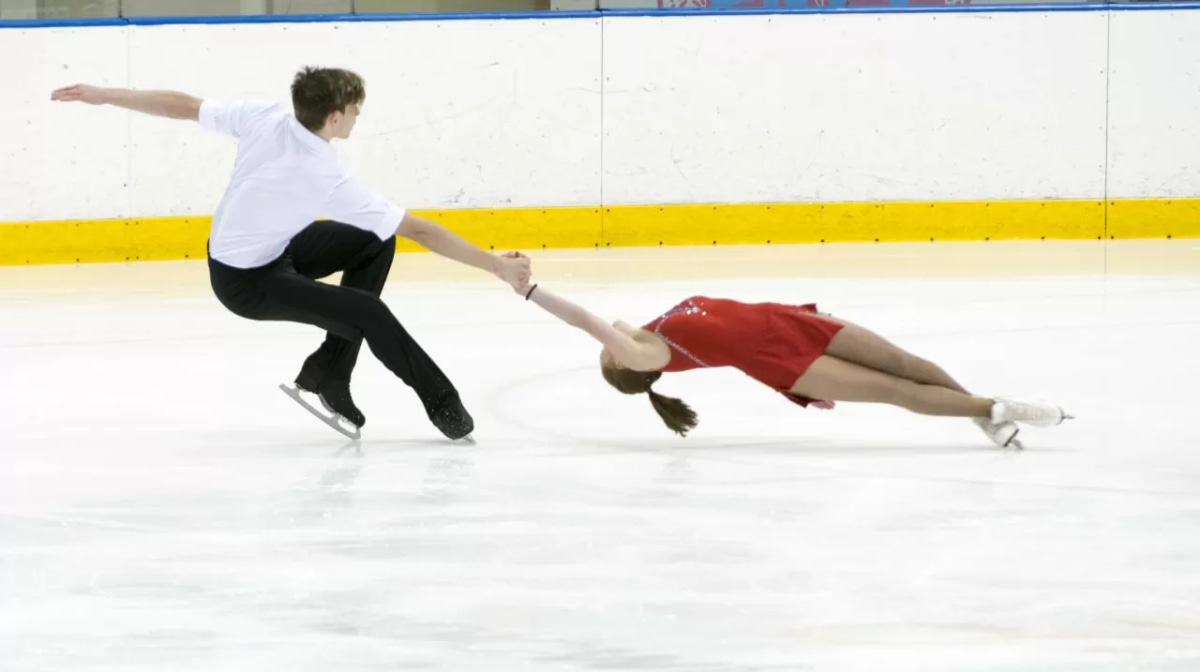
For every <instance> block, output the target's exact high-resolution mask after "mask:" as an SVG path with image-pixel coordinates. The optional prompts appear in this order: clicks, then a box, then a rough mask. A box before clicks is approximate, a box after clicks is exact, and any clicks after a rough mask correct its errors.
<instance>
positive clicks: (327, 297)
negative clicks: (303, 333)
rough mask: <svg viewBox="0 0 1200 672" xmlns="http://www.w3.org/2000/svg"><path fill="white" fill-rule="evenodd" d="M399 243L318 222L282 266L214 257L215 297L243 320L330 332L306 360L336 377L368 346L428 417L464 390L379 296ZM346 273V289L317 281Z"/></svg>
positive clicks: (283, 258) (351, 367)
mask: <svg viewBox="0 0 1200 672" xmlns="http://www.w3.org/2000/svg"><path fill="white" fill-rule="evenodd" d="M395 253H396V240H395V239H394V238H391V239H388V240H387V241H381V240H379V238H378V236H376V235H375V234H373V233H370V232H368V231H363V230H362V229H358V228H355V227H353V226H350V225H348V224H342V223H339V222H327V221H321V222H314V223H313V224H311V225H309V226H308V227H307V228H306V229H304V231H302V232H300V233H299V234H298V235H297V236H296V237H295V238H293V239H292V242H291V244H289V245H288V247H287V250H286V251H285V252H284V254H283V255H282V256H280V257H279V258H278V259H276V260H275V261H273V262H271V263H269V264H267V265H266V266H261V267H258V268H252V269H240V268H234V267H232V266H228V265H226V264H223V263H221V262H219V261H217V260H216V259H213V258H212V257H211V256H210V257H209V258H208V269H209V279H210V282H211V283H212V289H213V293H214V294H215V295H216V297H217V300H218V301H220V302H221V304H222V305H223V306H225V307H226V308H228V309H229V310H230V311H231V312H233V313H234V314H235V315H239V316H241V317H244V318H247V319H251V320H270V321H285V322H300V323H303V324H310V325H313V326H315V327H319V328H321V329H324V330H325V331H326V332H327V333H326V336H325V342H324V343H322V344H321V347H320V348H318V349H317V351H316V352H314V353H313V354H312V355H311V356H310V357H309V358H308V361H307V362H305V367H306V368H307V367H309V366H317V367H318V368H319V369H320V370H322V371H323V372H324V373H325V375H326V376H327V377H329V378H332V379H341V380H345V381H349V380H350V376H351V374H352V373H353V371H354V366H355V364H356V362H357V361H358V354H359V350H360V349H361V348H362V343H363V341H364V340H365V341H366V342H367V347H369V348H370V349H371V352H372V353H373V354H374V355H375V357H376V358H378V359H379V361H380V362H382V363H383V365H384V366H386V367H387V368H388V369H390V370H391V371H392V373H394V374H396V375H397V376H398V377H399V378H400V380H402V381H404V382H405V383H406V384H407V385H408V386H409V387H411V388H413V390H414V391H415V392H416V393H417V396H418V397H419V398H420V399H421V401H422V403H423V404H424V405H425V408H426V411H430V410H431V409H436V408H438V407H440V406H442V405H443V404H444V402H445V400H446V399H447V398H448V397H449V396H454V397H457V395H458V391H457V390H456V389H455V388H454V385H453V384H452V383H451V382H450V379H449V378H447V377H446V375H445V374H444V373H443V372H442V370H441V369H440V368H438V366H437V364H436V363H435V362H434V361H433V359H432V358H431V357H430V356H429V355H428V354H427V353H426V352H425V351H424V350H423V349H422V348H421V346H420V345H419V344H418V343H417V342H416V340H414V339H413V337H412V336H410V335H409V333H408V331H406V330H405V329H404V327H403V326H402V325H401V324H400V321H399V320H397V319H396V316H395V315H393V314H392V311H391V310H390V309H389V308H388V307H387V305H386V304H384V302H383V300H382V299H380V298H379V295H380V293H381V292H382V291H383V285H384V283H385V282H386V281H387V276H388V272H389V271H390V270H391V267H392V259H393V258H394V256H395ZM337 271H342V282H341V285H340V286H335V285H331V284H329V283H324V282H317V279H318V278H323V277H326V276H329V275H332V274H333V273H335V272H337Z"/></svg>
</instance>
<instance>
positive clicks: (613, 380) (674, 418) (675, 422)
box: [600, 364, 697, 436]
mask: <svg viewBox="0 0 1200 672" xmlns="http://www.w3.org/2000/svg"><path fill="white" fill-rule="evenodd" d="M600 373H601V374H602V375H603V376H604V380H606V381H608V384H609V385H612V386H613V387H615V388H616V389H617V391H618V392H622V393H624V394H643V393H644V394H648V395H650V404H651V405H652V406H654V410H655V411H657V412H658V417H660V418H662V421H663V423H664V424H666V426H667V427H668V428H669V429H670V430H671V431H672V432H675V433H676V434H678V435H680V436H687V433H688V432H689V431H691V430H692V429H694V428H695V427H696V423H697V419H696V412H695V411H693V410H692V409H691V407H690V406H688V405H687V404H685V403H684V402H683V401H681V400H679V399H676V398H674V397H664V396H663V395H661V394H659V393H657V392H655V391H654V390H653V389H652V388H653V386H654V383H655V381H657V380H658V379H659V378H661V377H662V372H661V371H634V370H633V369H624V368H619V367H616V366H609V365H607V364H602V365H601V366H600Z"/></svg>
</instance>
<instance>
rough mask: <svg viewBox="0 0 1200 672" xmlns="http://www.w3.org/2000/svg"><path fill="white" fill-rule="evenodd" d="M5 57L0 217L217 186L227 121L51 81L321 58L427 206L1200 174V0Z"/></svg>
mask: <svg viewBox="0 0 1200 672" xmlns="http://www.w3.org/2000/svg"><path fill="white" fill-rule="evenodd" d="M602 24H603V25H602ZM1109 59H1111V66H1110V65H1109V62H1108V61H1109ZM0 62H4V63H19V64H20V67H11V68H10V67H6V68H3V69H0V90H3V91H5V92H6V101H5V105H3V106H0V124H2V125H3V128H5V129H7V131H8V132H6V133H4V134H0V162H2V163H0V166H2V169H3V178H4V179H2V180H0V221H29V220H40V219H78V218H105V217H124V216H160V215H178V214H208V213H211V212H212V210H213V208H214V206H215V203H216V200H217V198H219V196H220V192H221V189H222V188H223V186H224V182H225V179H226V177H227V175H228V172H229V167H230V163H231V161H232V157H233V147H232V146H231V145H230V144H229V143H228V142H227V141H226V140H225V139H224V138H221V137H218V136H209V135H206V134H204V133H202V132H200V131H199V130H198V128H196V127H195V126H194V125H186V124H182V123H180V122H173V121H167V120H160V119H154V118H150V117H146V116H143V115H136V114H127V113H124V112H122V111H120V110H116V109H112V108H100V109H94V108H84V107H82V106H77V105H61V104H51V103H50V102H49V100H48V96H49V92H50V90H51V89H53V88H54V87H56V86H60V85H63V84H67V83H73V82H76V81H89V82H96V83H100V84H110V85H116V86H135V87H144V88H162V87H170V88H178V89H183V90H187V91H191V92H194V93H197V94H201V95H209V96H254V97H271V98H282V99H286V98H287V88H288V85H289V83H290V79H291V75H292V74H293V72H294V71H295V70H296V68H298V67H299V66H301V65H304V64H328V65H340V66H345V67H350V68H354V69H356V70H359V71H360V72H361V73H362V74H363V75H364V76H365V77H366V79H367V84H368V99H367V102H366V106H365V115H364V117H363V119H362V121H361V123H360V124H359V127H358V132H357V135H356V136H355V138H353V139H352V140H351V141H350V142H348V143H340V144H339V149H340V151H341V152H342V154H343V156H344V157H345V161H346V163H347V164H348V165H350V166H352V167H353V168H355V169H356V170H358V171H359V172H361V173H362V174H363V176H364V177H365V178H366V179H367V180H369V182H371V183H372V184H374V185H375V186H377V187H378V188H379V189H380V190H382V191H385V192H387V193H388V194H389V195H390V196H391V197H393V198H394V199H396V200H397V201H398V202H400V203H402V204H405V205H407V206H410V207H419V208H431V207H505V206H552V205H594V204H599V203H606V204H620V203H679V202H714V201H715V202H759V201H795V200H800V201H846V200H850V201H872V200H929V199H1002V198H1047V197H1048V198H1060V197H1061V198H1076V197H1078V198H1101V197H1103V196H1104V195H1105V194H1106V193H1107V194H1109V195H1111V196H1114V197H1131V196H1148V197H1150V196H1183V195H1192V196H1195V195H1200V161H1198V160H1197V157H1200V130H1198V129H1197V126H1196V124H1195V119H1196V118H1197V117H1198V116H1200V115H1198V113H1200V87H1198V86H1197V85H1196V82H1195V80H1194V77H1196V76H1200V75H1195V73H1197V72H1200V11H1183V10H1176V11H1136V12H1129V11H1116V12H1111V13H1109V12H1063V13H1055V12H1046V13H1027V12H1020V13H1003V12H998V13H970V14H966V13H961V14H955V13H928V14H852V15H777V16H729V17H711V16H696V17H668V18H649V17H646V18H642V17H616V18H606V19H604V20H603V21H601V20H600V19H529V20H526V19H521V20H499V21H444V22H442V21H407V22H397V23H372V22H364V23H343V24H241V25H207V26H205V25H195V26H155V27H150V26H128V27H112V28H78V29H63V28H39V29H29V30H24V29H3V30H0ZM1106 181H1107V191H1106Z"/></svg>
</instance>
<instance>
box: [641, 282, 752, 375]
mask: <svg viewBox="0 0 1200 672" xmlns="http://www.w3.org/2000/svg"><path fill="white" fill-rule="evenodd" d="M758 307H759V306H756V305H755V304H749V303H742V302H740V301H734V300H731V299H716V298H712V297H707V296H692V297H689V298H687V299H684V300H683V301H681V302H680V303H679V304H677V305H675V306H674V307H672V308H671V309H670V310H668V311H667V312H665V313H663V314H662V315H660V316H659V317H657V318H656V319H654V320H653V321H652V322H650V323H648V324H646V325H645V326H644V327H643V328H644V329H646V330H648V331H652V332H654V333H656V334H658V336H659V337H661V338H662V339H663V341H665V342H666V344H667V345H668V346H670V348H671V362H670V363H669V364H668V365H667V366H666V367H665V368H664V369H663V371H686V370H688V369H696V368H702V367H715V366H734V367H738V368H741V367H740V365H741V364H742V363H744V362H746V361H748V360H749V358H751V357H753V356H754V354H755V353H756V352H757V351H758V349H759V347H760V346H761V343H762V339H763V337H764V333H765V327H766V324H765V320H766V317H765V314H764V312H763V311H761V310H757V308H758Z"/></svg>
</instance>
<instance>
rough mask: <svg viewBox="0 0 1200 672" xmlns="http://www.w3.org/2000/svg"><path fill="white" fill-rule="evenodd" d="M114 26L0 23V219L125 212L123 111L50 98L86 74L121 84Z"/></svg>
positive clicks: (120, 38) (121, 52)
mask: <svg viewBox="0 0 1200 672" xmlns="http://www.w3.org/2000/svg"><path fill="white" fill-rule="evenodd" d="M127 42H128V33H127V32H126V30H125V29H124V28H120V27H112V28H109V27H104V28H100V27H97V28H88V29H86V30H79V29H64V28H38V29H32V30H15V29H0V64H2V67H0V91H3V92H4V94H3V103H2V104H0V128H3V129H4V132H3V133H0V221H27V220H38V219H72V218H84V217H96V218H106V217H126V216H128V215H129V189H128V182H129V174H128V173H129V171H128V167H129V150H128V143H129V117H128V115H127V114H126V113H125V112H122V111H121V110H117V109H115V108H105V109H87V110H83V109H79V108H74V109H71V108H67V107H64V106H61V105H57V104H51V103H50V92H51V91H53V90H54V89H55V88H58V87H59V86H63V85H64V84H72V83H75V82H76V81H87V82H92V83H95V84H100V85H105V86H126V85H128V73H127V64H128V58H127V56H128V54H127V49H126V43H127Z"/></svg>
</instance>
